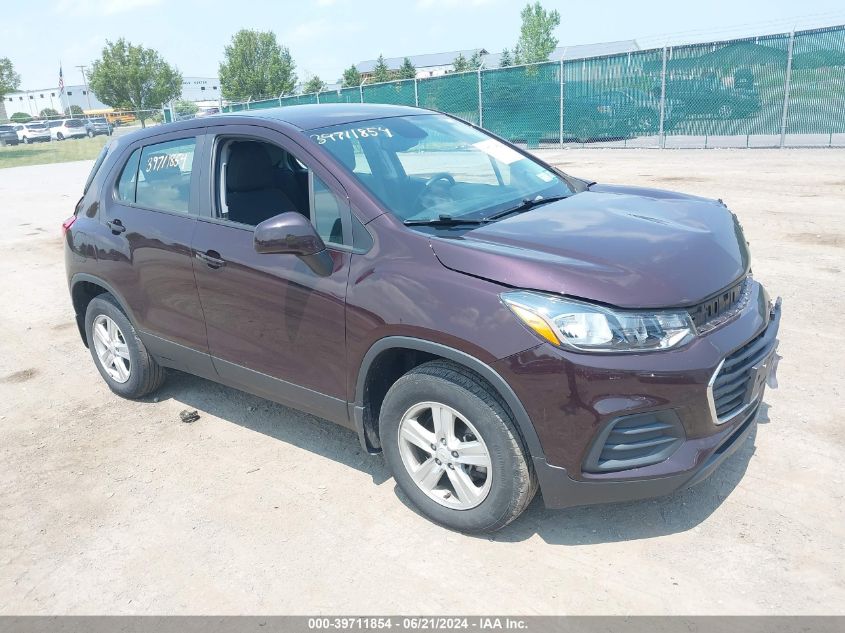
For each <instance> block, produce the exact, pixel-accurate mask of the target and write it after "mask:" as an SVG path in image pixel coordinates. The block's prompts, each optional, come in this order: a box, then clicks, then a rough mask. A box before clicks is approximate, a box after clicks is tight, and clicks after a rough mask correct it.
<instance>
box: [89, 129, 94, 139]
mask: <svg viewBox="0 0 845 633" xmlns="http://www.w3.org/2000/svg"><path fill="white" fill-rule="evenodd" d="M88 138H94V130H88Z"/></svg>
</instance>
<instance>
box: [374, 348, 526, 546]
mask: <svg viewBox="0 0 845 633" xmlns="http://www.w3.org/2000/svg"><path fill="white" fill-rule="evenodd" d="M379 433H380V438H381V444H382V450H383V451H384V456H385V459H386V460H387V463H388V464H389V466H390V468H391V470H392V471H393V476H394V477H395V479H396V483H397V484H398V486H399V488H401V489H402V492H404V493H405V495H406V496H407V497H408V498H409V499H410V500H411V502H412V503H413V504H414V505H415V506H416V507H417V508H418V509H419V510H420V512H422V513H423V514H424V515H425V516H427V517H428V518H429V519H431V520H432V521H434V522H435V523H439V524H440V525H443V526H446V527H448V528H452V529H455V530H459V531H461V532H469V533H473V532H475V533H483V532H493V531H495V530H498V529H501V528H503V527H504V526H506V525H507V524H508V523H510V522H511V521H513V520H514V519H516V518H517V517H518V516H519V515H520V514H521V513H522V512H523V510H525V508H526V507H528V504H529V503H530V501H531V499H532V498H533V497H534V494H535V493H536V491H537V479H536V476H535V474H534V469H533V467H532V463H531V457H530V455H529V454H528V450H527V449H526V447H525V445H524V443H523V441H522V438H521V437H520V435H519V432H518V431H517V430H516V425H515V424H514V421H513V418H512V416H511V414H510V413H509V412H508V411H507V409H506V407H505V406H504V403H503V402H502V400H501V398H500V397H499V396H498V394H497V393H496V392H495V391H494V390H493V389H492V387H490V385H488V384H487V383H486V382H485V381H484V380H483V379H482V378H481V377H480V376H478V375H477V374H475V373H474V372H472V371H470V370H468V369H466V368H464V367H462V366H460V365H457V364H454V363H451V362H449V361H442V360H438V361H432V362H429V363H425V364H423V365H420V366H419V367H416V368H415V369H413V370H411V371H410V372H408V373H407V374H405V375H404V376H402V378H400V379H399V380H397V381H396V383H395V384H394V385H393V386H392V387H391V388H390V390H389V391H388V392H387V395H386V396H385V399H384V403H383V404H382V407H381V414H380V419H379Z"/></svg>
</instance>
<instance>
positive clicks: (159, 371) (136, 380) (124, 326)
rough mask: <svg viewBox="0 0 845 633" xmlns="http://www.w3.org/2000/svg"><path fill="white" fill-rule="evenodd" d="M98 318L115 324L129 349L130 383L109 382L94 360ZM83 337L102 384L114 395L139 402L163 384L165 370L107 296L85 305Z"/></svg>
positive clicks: (96, 358) (104, 295)
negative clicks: (93, 330)
mask: <svg viewBox="0 0 845 633" xmlns="http://www.w3.org/2000/svg"><path fill="white" fill-rule="evenodd" d="M101 314H104V315H106V316H107V317H109V318H111V319H112V320H113V321H114V322H115V323H116V324H117V326H118V327H119V328H120V331H121V333H122V334H123V337H124V340H125V341H126V346H127V347H128V349H129V363H130V365H129V366H130V372H129V380H127V381H126V382H124V383H120V382H117V381H116V380H114V379H112V377H111V376H109V374H108V373H107V372H106V370H105V368H104V367H103V366H102V363H101V362H100V359H99V358H98V356H97V352H96V350H95V347H94V342H93V341H94V339H93V334H92V329H93V323H94V319H96V318H97V316H99V315H101ZM85 336H86V340H87V341H88V349H89V350H90V352H91V356H92V358H93V359H94V365H96V366H97V370H98V371H99V372H100V375H101V376H102V377H103V380H105V381H106V384H107V385H108V386H109V389H111V390H112V391H113V392H114V393H116V394H117V395H119V396H123V397H124V398H133V399H134V398H142V397H144V396H146V395H149V394H150V393H152V392H154V391H155V390H157V389H158V388H159V387H161V385H162V384H164V380H165V378H166V372H165V369H164V368H163V367H161V366H160V365H159V364H158V363H157V362H156V361H155V359H154V358H153V357H152V356H150V353H149V352H148V351H147V348H146V347H145V346H144V344H143V343H142V342H141V339H140V338H138V333H137V332H136V331H135V328H134V327H133V325H132V323H131V321H129V319H128V318H127V316H126V314H124V312H123V310H122V309H121V307H120V304H118V302H117V301H116V300H115V299H114V297H112V295H110V294H108V293H105V294H101V295H99V296H97V297H95V298H94V299H92V300H91V302H90V303H89V304H88V308H87V310H86V311H85Z"/></svg>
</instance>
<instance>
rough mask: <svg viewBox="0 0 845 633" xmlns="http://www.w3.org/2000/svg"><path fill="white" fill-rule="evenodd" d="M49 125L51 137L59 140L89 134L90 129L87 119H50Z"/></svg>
mask: <svg viewBox="0 0 845 633" xmlns="http://www.w3.org/2000/svg"><path fill="white" fill-rule="evenodd" d="M47 127H49V128H50V138H51V139H54V140H57V141H63V140H65V139H68V138H82V137H84V136H88V130H87V129H86V127H85V119H60V120H58V121H50V122H49V123H48V124H47Z"/></svg>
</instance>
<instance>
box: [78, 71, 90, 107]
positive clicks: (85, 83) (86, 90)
mask: <svg viewBox="0 0 845 633" xmlns="http://www.w3.org/2000/svg"><path fill="white" fill-rule="evenodd" d="M77 68H78V69H79V72H81V73H82V85H83V86H84V88H85V97H86V98H87V99H88V109H89V110H90V109H91V91H90V90H88V78H87V77H86V76H85V69H86V68H88V67H87V66H86V65H85V64H79V65H78V66H77Z"/></svg>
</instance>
